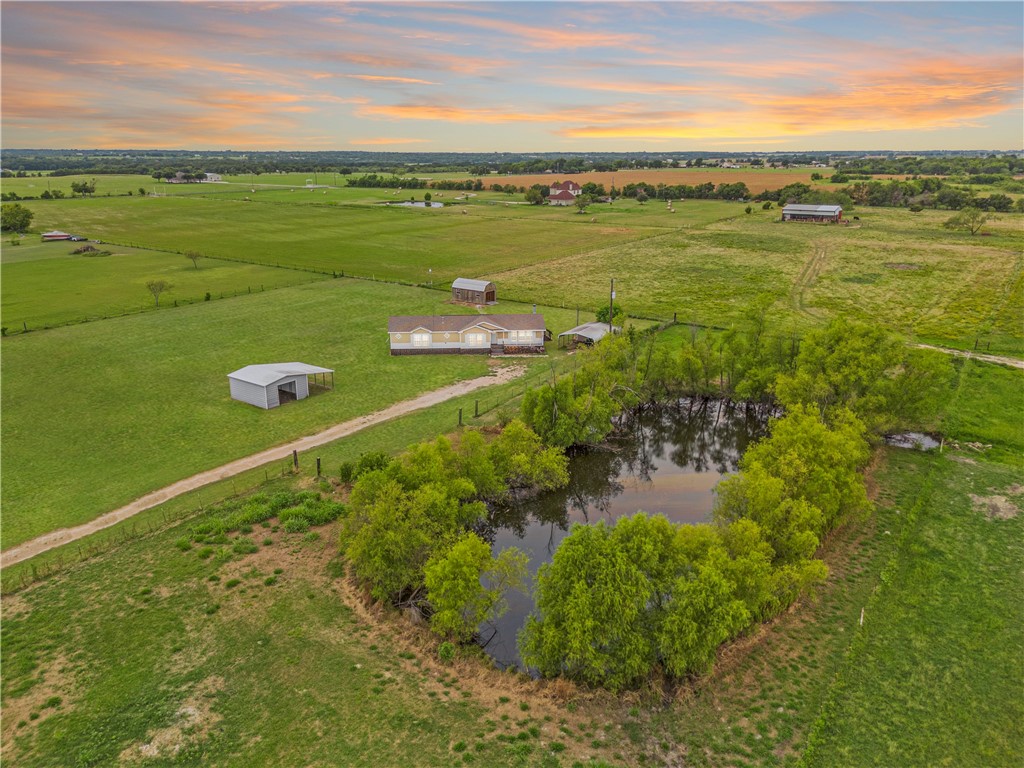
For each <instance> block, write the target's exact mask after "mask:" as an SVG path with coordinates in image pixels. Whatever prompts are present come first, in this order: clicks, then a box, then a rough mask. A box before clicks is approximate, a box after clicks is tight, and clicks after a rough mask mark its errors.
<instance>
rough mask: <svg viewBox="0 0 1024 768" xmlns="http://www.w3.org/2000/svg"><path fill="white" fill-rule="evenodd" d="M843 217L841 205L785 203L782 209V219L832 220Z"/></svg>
mask: <svg viewBox="0 0 1024 768" xmlns="http://www.w3.org/2000/svg"><path fill="white" fill-rule="evenodd" d="M842 218H843V207H842V206H841V205H793V204H791V205H787V206H786V207H784V208H783V209H782V220H783V221H833V222H839V221H842Z"/></svg>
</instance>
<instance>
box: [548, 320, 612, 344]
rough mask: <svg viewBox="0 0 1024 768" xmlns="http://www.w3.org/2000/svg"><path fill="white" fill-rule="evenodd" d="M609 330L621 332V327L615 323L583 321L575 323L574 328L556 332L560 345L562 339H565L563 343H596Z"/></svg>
mask: <svg viewBox="0 0 1024 768" xmlns="http://www.w3.org/2000/svg"><path fill="white" fill-rule="evenodd" d="M609 330H611V332H612V333H622V329H621V328H620V327H619V326H617V325H612V326H609V325H608V323H597V322H594V323H583V325H577V326H576V327H575V328H570V329H569V330H568V331H563V332H562V333H560V334H558V344H559V346H561V345H562V343H563V341H562V339H565V343H568V344H573V345H577V344H596V343H597V342H599V341H600V340H601V339H603V338H604V337H605V336H607V335H608V332H609Z"/></svg>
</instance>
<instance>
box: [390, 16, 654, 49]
mask: <svg viewBox="0 0 1024 768" xmlns="http://www.w3.org/2000/svg"><path fill="white" fill-rule="evenodd" d="M410 16H412V17H414V18H419V19H422V20H423V21H429V22H432V23H442V24H452V25H458V26H462V27H471V28H474V29H485V30H487V31H489V32H497V33H500V34H501V35H503V36H510V37H514V38H518V39H519V40H520V41H521V42H522V43H523V44H525V45H526V46H527V47H529V48H534V49H545V50H552V51H559V50H576V49H579V48H604V49H614V48H620V47H630V46H635V45H638V44H640V43H641V42H642V41H643V40H644V37H643V36H641V35H638V34H635V33H631V32H608V31H602V30H597V31H591V30H585V29H580V28H578V27H574V26H568V27H560V28H559V27H544V26H534V25H530V24H518V23H516V22H512V21H508V20H506V19H495V18H488V17H486V16H471V15H469V14H459V13H452V14H438V13H429V14H423V13H420V14H415V13H414V14H410Z"/></svg>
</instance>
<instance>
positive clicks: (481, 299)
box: [452, 277, 498, 304]
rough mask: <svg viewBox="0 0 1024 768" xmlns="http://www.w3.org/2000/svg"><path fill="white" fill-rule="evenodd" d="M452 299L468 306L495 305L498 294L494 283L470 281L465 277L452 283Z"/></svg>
mask: <svg viewBox="0 0 1024 768" xmlns="http://www.w3.org/2000/svg"><path fill="white" fill-rule="evenodd" d="M452 298H453V299H454V300H455V301H467V302H469V303H470V304H497V303H498V293H497V290H496V289H495V287H494V283H489V282H487V281H486V280H470V279H468V278H465V277H460V278H457V279H456V280H455V281H454V282H452Z"/></svg>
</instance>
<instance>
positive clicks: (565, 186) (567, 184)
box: [548, 181, 583, 197]
mask: <svg viewBox="0 0 1024 768" xmlns="http://www.w3.org/2000/svg"><path fill="white" fill-rule="evenodd" d="M582 191H583V187H581V186H580V185H579V184H577V183H576V182H575V181H556V182H555V183H554V184H552V185H551V186H550V187H549V188H548V194H549V195H554V194H555V193H557V192H568V193H570V194H571V195H572V196H573V197H576V196H578V195H579V193H580V192H582Z"/></svg>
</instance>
